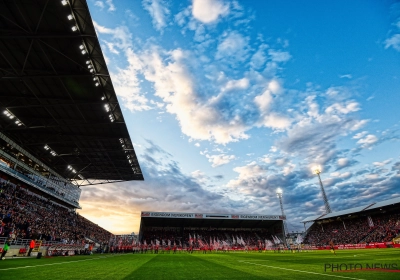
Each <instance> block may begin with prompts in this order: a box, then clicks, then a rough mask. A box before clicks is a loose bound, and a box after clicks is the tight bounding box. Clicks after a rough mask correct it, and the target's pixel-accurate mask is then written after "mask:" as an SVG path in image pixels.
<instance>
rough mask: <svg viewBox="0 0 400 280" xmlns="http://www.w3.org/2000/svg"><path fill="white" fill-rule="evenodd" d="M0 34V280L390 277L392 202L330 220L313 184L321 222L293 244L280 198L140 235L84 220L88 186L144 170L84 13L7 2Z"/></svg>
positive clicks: (41, 3) (78, 8) (398, 232)
mask: <svg viewBox="0 0 400 280" xmlns="http://www.w3.org/2000/svg"><path fill="white" fill-rule="evenodd" d="M0 24H1V39H0V42H1V45H0V55H1V56H0V73H1V77H0V85H1V89H0V107H1V116H0V148H1V149H0V218H1V220H0V253H1V254H2V260H4V261H1V262H0V276H1V278H2V279H23V278H25V279H47V278H48V279H149V278H152V279H189V278H191V279H325V278H326V279H328V278H345V279H376V278H378V279H397V277H398V275H397V274H396V273H398V272H400V263H398V259H399V250H400V214H399V213H400V198H399V197H395V198H391V199H388V200H381V201H376V202H374V203H369V204H366V205H360V206H358V207H355V208H349V209H346V210H341V211H336V212H332V211H331V210H330V207H329V203H328V200H327V198H326V196H325V192H324V189H323V185H322V181H320V183H321V188H322V192H323V198H324V202H325V206H326V207H327V208H326V210H327V211H326V212H325V213H324V214H322V215H321V214H319V215H313V216H311V217H308V218H306V219H304V220H303V221H302V222H301V223H303V225H304V232H301V233H296V234H294V235H293V234H290V233H289V231H288V229H287V216H286V215H285V214H284V205H283V203H282V192H279V191H278V192H277V194H278V197H279V199H280V206H281V211H280V213H250V214H249V213H248V214H246V213H223V212H221V213H208V212H197V210H192V211H188V212H154V211H146V209H142V212H141V213H140V230H139V232H138V234H133V233H132V234H122V235H121V234H120V235H116V234H113V233H112V232H109V231H108V230H106V229H104V228H102V227H100V226H99V225H97V224H96V223H94V222H92V221H90V220H89V219H87V218H85V217H83V216H81V215H79V214H78V213H77V212H76V210H77V209H81V205H80V203H79V202H80V197H81V192H82V190H83V189H84V188H85V187H87V186H96V185H104V184H111V183H113V184H117V183H122V182H127V181H143V180H145V175H143V173H142V169H141V166H140V164H139V162H142V161H144V160H146V159H141V158H139V159H138V156H137V154H136V152H135V147H134V144H133V143H132V140H131V137H130V134H129V132H128V128H127V125H126V122H125V119H124V116H123V113H122V109H121V105H120V103H119V101H118V98H117V95H116V92H115V89H114V86H113V84H112V81H111V78H110V73H109V71H108V68H107V63H106V59H105V57H104V55H103V52H102V50H101V47H100V41H99V38H98V35H97V33H96V30H95V26H94V24H93V21H92V17H91V15H90V12H89V7H88V4H87V3H86V0H69V1H55V0H54V1H53V0H47V1H45V0H37V1H23V0H3V1H1V3H0ZM317 174H318V176H319V173H318V172H317ZM316 213H317V211H316ZM377 249H382V250H377ZM332 253H335V255H334V254H332ZM336 254H338V255H340V259H338V258H337V256H336ZM356 264H359V266H358V267H357V266H356ZM341 272H349V273H341Z"/></svg>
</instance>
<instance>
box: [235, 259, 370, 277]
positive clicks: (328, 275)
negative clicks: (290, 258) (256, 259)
mask: <svg viewBox="0 0 400 280" xmlns="http://www.w3.org/2000/svg"><path fill="white" fill-rule="evenodd" d="M239 262H241V263H247V264H253V265H258V266H265V267H269V268H276V269H282V270H289V271H295V272H302V273H309V274H317V275H323V276H327V277H336V278H345V279H353V280H364V279H361V278H352V277H345V276H338V275H330V274H323V273H318V272H311V271H304V270H297V269H291V268H284V267H277V266H271V265H265V264H259V263H251V262H245V261H239Z"/></svg>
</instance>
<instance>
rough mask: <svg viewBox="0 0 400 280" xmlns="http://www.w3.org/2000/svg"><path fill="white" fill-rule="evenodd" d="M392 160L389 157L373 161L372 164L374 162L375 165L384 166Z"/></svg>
mask: <svg viewBox="0 0 400 280" xmlns="http://www.w3.org/2000/svg"><path fill="white" fill-rule="evenodd" d="M392 160H393V159H391V158H389V159H387V160H384V161H381V162H379V161H375V162H374V163H373V164H374V165H375V166H376V167H383V166H385V165H387V164H389V163H391V162H392Z"/></svg>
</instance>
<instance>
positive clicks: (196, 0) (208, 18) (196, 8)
mask: <svg viewBox="0 0 400 280" xmlns="http://www.w3.org/2000/svg"><path fill="white" fill-rule="evenodd" d="M228 13H229V4H228V3H224V1H221V0H193V5H192V14H193V17H194V18H195V19H197V20H199V21H201V22H203V23H206V24H209V23H213V22H216V21H217V20H218V18H219V17H224V16H226V15H227V14H228Z"/></svg>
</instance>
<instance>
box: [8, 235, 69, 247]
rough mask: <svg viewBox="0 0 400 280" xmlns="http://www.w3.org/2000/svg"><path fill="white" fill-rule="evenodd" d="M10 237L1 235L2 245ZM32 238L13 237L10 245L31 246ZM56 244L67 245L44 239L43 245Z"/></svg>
mask: <svg viewBox="0 0 400 280" xmlns="http://www.w3.org/2000/svg"><path fill="white" fill-rule="evenodd" d="M7 239H8V238H7V237H0V245H4V243H5V242H6V240H7ZM31 240H32V239H19V238H18V239H13V240H11V242H10V245H11V246H12V245H16V246H29V243H30V242H31ZM55 245H65V244H64V243H63V242H61V241H42V245H41V246H42V247H49V246H55Z"/></svg>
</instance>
